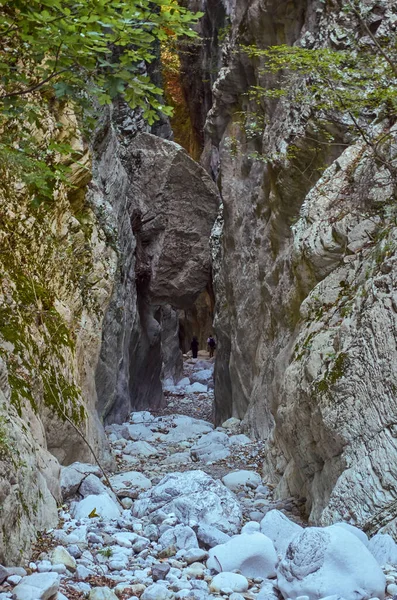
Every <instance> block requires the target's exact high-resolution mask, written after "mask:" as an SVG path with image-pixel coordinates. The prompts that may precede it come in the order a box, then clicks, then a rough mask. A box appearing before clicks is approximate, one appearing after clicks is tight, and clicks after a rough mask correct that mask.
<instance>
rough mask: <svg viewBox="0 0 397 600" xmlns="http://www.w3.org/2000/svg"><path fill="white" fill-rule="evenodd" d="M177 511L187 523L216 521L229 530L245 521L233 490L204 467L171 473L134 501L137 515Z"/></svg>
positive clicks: (232, 531)
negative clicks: (199, 469)
mask: <svg viewBox="0 0 397 600" xmlns="http://www.w3.org/2000/svg"><path fill="white" fill-rule="evenodd" d="M160 511H161V512H165V513H175V515H176V516H177V518H178V519H179V520H180V522H182V523H183V524H185V525H194V524H196V523H200V524H202V525H214V524H216V525H217V527H218V528H219V529H221V530H222V531H224V532H226V533H236V532H237V531H238V529H239V527H240V524H241V508H240V506H239V504H238V502H237V500H236V498H235V497H234V496H233V494H232V493H231V492H230V491H229V490H228V489H227V488H226V487H225V486H224V485H223V484H222V483H220V482H219V481H215V479H212V477H210V476H209V475H207V474H206V473H204V472H203V471H188V472H185V473H170V474H169V475H166V476H165V477H164V478H163V479H162V480H161V481H160V482H159V483H158V484H157V485H156V486H154V487H153V488H151V489H150V490H148V491H147V492H144V493H143V494H141V496H140V498H139V500H137V501H136V502H135V503H134V506H133V514H134V516H135V517H138V518H140V517H143V516H145V515H150V516H151V518H152V519H153V518H155V517H156V515H157V514H158V512H160Z"/></svg>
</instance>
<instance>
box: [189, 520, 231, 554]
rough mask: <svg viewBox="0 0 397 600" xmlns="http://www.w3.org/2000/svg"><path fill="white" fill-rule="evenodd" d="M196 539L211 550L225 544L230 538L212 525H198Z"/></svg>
mask: <svg viewBox="0 0 397 600" xmlns="http://www.w3.org/2000/svg"><path fill="white" fill-rule="evenodd" d="M197 538H198V539H199V540H200V542H201V543H202V544H204V545H205V546H208V547H209V548H213V547H214V546H219V545H220V544H225V543H226V542H228V541H229V540H230V536H229V535H227V534H226V533H223V531H220V530H219V529H218V528H217V527H213V526H212V525H200V527H199V528H198V531H197Z"/></svg>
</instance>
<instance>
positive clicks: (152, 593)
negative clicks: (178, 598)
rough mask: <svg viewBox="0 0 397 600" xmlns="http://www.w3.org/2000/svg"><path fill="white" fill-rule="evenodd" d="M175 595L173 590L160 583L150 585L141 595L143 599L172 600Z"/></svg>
mask: <svg viewBox="0 0 397 600" xmlns="http://www.w3.org/2000/svg"><path fill="white" fill-rule="evenodd" d="M173 597H174V594H173V593H172V592H170V591H169V590H168V589H167V588H166V587H165V586H163V585H160V584H158V583H154V584H153V585H149V587H147V588H146V590H145V591H144V592H143V594H142V596H141V598H142V600H171V599H172V598H173Z"/></svg>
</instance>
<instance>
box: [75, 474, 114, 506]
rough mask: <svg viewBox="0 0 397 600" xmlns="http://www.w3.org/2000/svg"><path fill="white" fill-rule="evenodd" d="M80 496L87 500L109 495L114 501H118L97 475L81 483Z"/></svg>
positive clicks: (90, 476) (89, 476)
mask: <svg viewBox="0 0 397 600" xmlns="http://www.w3.org/2000/svg"><path fill="white" fill-rule="evenodd" d="M78 491H79V494H80V495H81V496H83V498H86V497H87V496H92V495H98V494H108V495H109V496H110V497H111V498H112V499H113V500H116V498H115V496H114V494H113V492H112V490H111V489H110V488H108V487H107V486H106V485H105V484H104V483H102V481H101V480H100V479H99V477H97V476H96V475H93V474H92V473H91V474H90V475H87V477H86V478H85V479H84V480H83V481H82V482H81V485H80V487H79V490H78Z"/></svg>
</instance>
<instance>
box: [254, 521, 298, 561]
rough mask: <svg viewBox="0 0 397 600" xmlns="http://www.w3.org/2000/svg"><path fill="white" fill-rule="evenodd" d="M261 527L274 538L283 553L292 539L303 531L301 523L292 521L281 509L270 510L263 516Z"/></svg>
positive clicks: (276, 546) (274, 542)
mask: <svg viewBox="0 0 397 600" xmlns="http://www.w3.org/2000/svg"><path fill="white" fill-rule="evenodd" d="M260 527H261V532H262V533H263V534H264V535H267V537H268V538H270V539H271V540H272V542H273V544H274V547H275V548H276V551H277V552H278V554H281V555H283V554H284V553H285V551H286V549H287V547H288V544H289V543H290V541H291V540H293V539H294V537H295V536H296V535H298V534H299V533H301V532H302V531H303V529H302V527H301V526H300V525H298V524H297V523H294V522H293V521H290V519H288V517H286V516H285V515H284V514H283V513H282V512H280V511H279V510H269V512H267V513H266V515H265V516H264V517H263V519H262V521H261V523H260Z"/></svg>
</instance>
